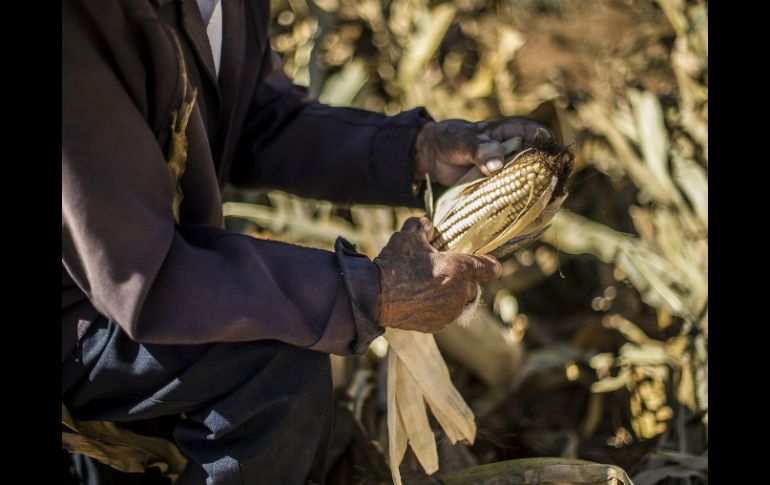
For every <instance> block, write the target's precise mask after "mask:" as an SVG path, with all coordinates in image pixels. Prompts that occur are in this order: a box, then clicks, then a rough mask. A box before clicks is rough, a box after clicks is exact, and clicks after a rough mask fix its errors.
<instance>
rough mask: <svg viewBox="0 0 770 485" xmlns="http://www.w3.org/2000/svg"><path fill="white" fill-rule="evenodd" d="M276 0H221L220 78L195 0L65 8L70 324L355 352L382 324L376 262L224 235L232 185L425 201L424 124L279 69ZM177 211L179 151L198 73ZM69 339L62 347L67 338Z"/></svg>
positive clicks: (66, 306) (167, 337)
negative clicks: (317, 94)
mask: <svg viewBox="0 0 770 485" xmlns="http://www.w3.org/2000/svg"><path fill="white" fill-rule="evenodd" d="M269 19H270V16H269V2H268V1H267V0H259V1H258V0H223V22H224V26H223V47H222V49H223V50H222V63H221V69H220V75H219V82H218V83H217V81H216V79H217V78H216V77H215V71H214V62H213V58H212V55H211V51H210V48H209V46H208V38H207V36H206V31H205V28H204V26H203V22H202V20H201V17H200V13H199V11H198V8H197V5H196V3H195V0H176V1H175V0H165V1H164V0H112V1H107V0H93V1H86V0H82V1H74V0H73V1H67V0H65V1H64V2H63V4H62V322H63V325H64V327H63V340H65V341H66V340H68V339H69V340H71V339H72V338H74V337H73V336H74V335H75V334H76V332H80V333H81V334H82V332H83V331H84V330H85V328H87V326H88V325H89V323H90V322H92V321H94V319H96V318H109V319H112V320H114V321H115V322H116V323H118V324H119V325H120V326H121V328H122V329H123V330H125V331H126V332H127V333H128V335H130V336H131V337H132V338H134V339H136V340H138V341H142V342H147V343H162V344H192V343H206V342H224V341H247V340H258V339H275V340H280V341H283V342H287V343H289V344H292V345H296V346H299V347H306V348H310V349H315V350H320V351H324V352H331V353H337V354H350V353H358V352H361V351H363V350H364V349H365V348H366V346H367V345H368V344H369V343H370V342H371V340H372V339H373V338H374V337H376V336H377V335H379V334H380V333H382V330H381V328H380V327H379V326H378V325H377V323H376V321H375V317H376V311H377V295H378V292H379V286H378V278H377V269H376V267H375V266H374V264H373V263H372V262H371V261H370V260H369V259H368V258H366V257H365V256H362V255H360V254H358V253H357V252H356V251H355V250H354V249H353V248H352V247H351V246H349V245H347V244H345V243H344V242H343V241H341V240H338V241H337V244H336V253H333V252H327V251H321V250H316V249H308V248H302V247H298V246H294V245H290V244H284V243H279V242H272V241H265V240H259V239H255V238H251V237H248V236H244V235H239V234H234V233H231V232H227V231H226V230H224V228H223V227H224V226H223V216H222V200H221V193H222V189H223V187H224V186H225V184H227V183H230V184H233V185H234V186H239V187H251V188H257V187H263V186H269V187H275V188H280V189H283V190H287V191H291V192H294V193H297V194H300V195H303V196H308V197H315V198H324V199H328V200H332V201H339V202H348V203H350V202H363V203H367V202H370V203H390V204H410V205H414V204H415V199H414V198H413V197H412V196H411V185H412V174H413V171H414V158H413V153H412V151H413V145H414V141H415V138H416V136H417V133H418V131H419V129H420V128H421V127H422V125H423V124H424V123H425V122H426V121H427V120H428V118H427V115H426V114H425V112H424V110H421V109H417V110H412V111H408V112H404V113H401V114H399V115H397V116H392V117H388V116H384V115H381V114H376V113H371V112H366V111H361V110H356V109H349V108H330V107H328V106H324V105H321V104H319V103H317V102H314V101H312V100H310V99H308V98H307V96H306V94H305V91H304V90H303V89H301V88H298V87H296V86H293V85H292V84H291V83H290V82H289V81H288V80H287V79H286V77H285V76H284V75H283V73H282V70H281V68H280V65H279V64H278V63H277V62H276V61H275V59H276V57H275V55H274V54H273V53H272V52H271V50H270V46H269V39H268V35H267V31H268V22H269ZM174 32H175V33H176V37H178V39H179V41H180V44H181V48H182V51H183V53H184V55H183V58H184V60H185V63H186V71H187V72H188V75H189V79H190V84H191V85H192V86H189V87H196V88H197V89H198V96H197V101H196V105H195V108H194V110H193V112H192V116H191V118H190V121H189V125H188V127H187V131H186V134H187V137H188V139H189V150H188V158H187V164H186V168H185V171H184V174H183V176H182V178H181V184H180V185H181V190H182V193H183V195H184V199H183V201H182V203H181V208H180V220H179V223H178V224H175V221H174V218H173V214H172V199H173V195H174V191H175V189H174V186H173V184H172V181H171V177H170V175H169V170H168V167H167V160H166V150H167V146H168V143H169V136H170V127H171V123H172V114H173V112H174V111H175V110H176V109H177V108H178V107H179V106H180V104H181V101H182V93H183V91H184V86H183V84H182V79H183V77H182V74H181V73H182V67H181V64H182V63H181V62H180V60H179V59H178V56H177V52H178V51H177V49H176V47H175V46H176V44H175V41H174V34H173V33H174ZM64 346H65V344H64V342H63V351H64Z"/></svg>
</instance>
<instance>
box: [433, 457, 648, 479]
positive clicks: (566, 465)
mask: <svg viewBox="0 0 770 485" xmlns="http://www.w3.org/2000/svg"><path fill="white" fill-rule="evenodd" d="M439 477H440V480H441V483H442V484H444V485H466V484H470V483H473V484H477V485H492V484H502V483H505V484H507V485H551V484H568V483H569V484H576V485H577V484H580V485H633V482H632V481H631V479H630V478H628V475H626V472H624V471H623V470H622V469H621V468H619V467H616V466H612V465H602V464H598V463H592V462H590V461H585V460H575V459H568V458H523V459H519V460H510V461H503V462H499V463H491V464H489V465H482V466H477V467H473V468H468V469H465V470H461V471H458V472H453V473H447V474H443V475H440V476H439Z"/></svg>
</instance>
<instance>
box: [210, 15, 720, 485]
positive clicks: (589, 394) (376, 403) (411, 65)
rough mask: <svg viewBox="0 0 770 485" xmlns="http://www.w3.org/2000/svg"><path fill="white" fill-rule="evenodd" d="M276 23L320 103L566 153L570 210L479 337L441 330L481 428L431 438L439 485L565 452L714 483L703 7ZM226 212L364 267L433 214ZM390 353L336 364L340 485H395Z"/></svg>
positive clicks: (500, 284)
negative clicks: (491, 132) (528, 124)
mask: <svg viewBox="0 0 770 485" xmlns="http://www.w3.org/2000/svg"><path fill="white" fill-rule="evenodd" d="M272 15H273V22H272V32H271V38H272V45H273V48H274V49H275V50H276V51H277V52H278V53H279V54H280V56H281V57H282V59H283V61H284V68H285V70H286V73H287V74H288V75H289V76H290V77H291V78H292V79H293V80H294V81H295V83H297V84H302V85H305V86H307V87H308V88H309V91H310V93H311V94H312V95H314V96H316V97H317V98H319V99H320V100H321V101H323V102H325V103H327V104H331V105H336V106H353V107H358V108H363V109H368V110H372V111H378V112H383V113H386V114H394V113H398V112H399V111H402V110H406V109H411V108H413V107H417V106H424V107H425V108H427V110H428V111H429V113H430V114H431V115H432V116H433V117H434V118H435V119H436V120H442V119H449V118H462V119H467V120H471V121H479V120H486V119H495V118H500V117H505V116H515V115H516V116H529V117H530V118H532V119H535V120H537V121H540V122H541V123H543V124H545V125H547V126H548V127H549V128H550V129H551V130H552V131H554V132H555V133H556V134H557V135H558V136H559V137H560V138H561V139H562V140H563V142H564V143H565V144H574V147H575V152H576V160H575V170H574V176H573V178H572V180H571V182H570V184H569V186H568V189H569V192H570V196H569V197H568V198H567V201H566V203H565V204H564V209H563V210H562V211H561V213H560V214H559V215H557V216H556V218H555V219H554V220H553V221H552V222H551V226H550V228H549V229H548V230H547V231H546V233H545V234H544V236H543V237H542V238H541V240H540V241H539V242H537V243H534V244H533V245H531V246H528V247H527V248H525V249H522V250H519V251H518V252H516V253H515V254H514V255H512V256H510V257H508V258H506V259H504V260H503V261H502V262H503V276H502V278H501V279H500V280H498V281H495V282H492V283H488V284H485V285H484V287H483V302H484V304H483V305H482V307H481V309H480V311H479V313H478V315H477V318H476V321H474V322H473V323H472V324H471V325H470V326H468V327H461V326H459V325H455V324H452V325H450V326H449V327H447V328H446V329H445V330H443V331H441V332H439V333H438V334H436V340H437V342H438V345H439V348H440V350H441V352H442V353H443V355H444V357H445V359H446V360H447V363H448V364H449V367H450V370H451V373H452V379H453V381H454V383H455V385H456V386H457V388H458V389H459V390H460V392H461V393H462V395H463V397H464V398H465V400H466V401H467V402H468V404H469V405H470V406H471V408H472V409H473V411H474V413H475V415H476V420H477V424H478V438H477V439H476V442H475V444H474V445H473V446H466V445H461V444H458V445H450V444H449V441H448V440H446V439H442V437H441V436H440V429H439V428H436V433H437V439H438V440H439V459H440V465H441V466H440V472H441V473H448V475H447V478H446V480H444V482H445V483H453V482H452V480H451V475H452V472H456V471H459V470H462V469H465V468H468V467H470V466H476V465H483V464H492V463H497V462H501V461H504V460H512V459H531V460H532V461H531V463H532V464H533V466H535V465H536V464H537V463H540V462H538V460H541V459H542V458H543V457H558V458H559V459H560V460H561V463H565V464H566V463H573V462H574V460H576V459H579V460H589V461H592V462H596V463H601V464H606V465H614V466H617V467H620V468H622V469H623V470H625V471H626V472H627V473H628V476H630V477H631V478H632V479H633V482H634V483H635V484H636V485H651V484H656V483H668V484H680V483H681V484H690V485H693V484H701V483H707V482H708V263H707V261H708V133H707V126H708V70H707V64H708V30H707V20H708V6H707V3H706V2H703V1H686V0H658V1H651V0H607V1H579V0H562V1H557V0H508V1H492V0H454V1H442V2H438V1H424V0H273V2H272ZM227 197H228V198H227V200H228V201H227V202H226V203H225V214H226V216H227V223H228V226H229V227H230V228H232V229H236V230H239V231H241V232H245V233H248V234H252V235H254V236H256V237H262V238H270V239H277V240H283V241H291V242H294V243H298V244H302V245H307V246H314V247H321V248H326V249H331V248H332V245H333V242H334V239H335V238H336V237H337V236H343V237H345V238H346V239H348V240H350V241H351V242H353V243H355V244H357V246H358V248H359V250H361V251H362V252H365V253H366V254H367V255H369V256H370V257H372V258H373V257H375V256H376V255H377V254H378V252H379V251H380V249H381V248H382V247H383V246H384V245H385V243H386V242H387V240H388V238H389V237H390V235H391V234H392V233H393V232H394V231H396V230H398V228H400V226H401V224H402V222H403V221H404V220H405V219H406V218H407V217H410V216H413V215H420V214H422V212H421V211H417V210H415V209H409V208H392V207H377V206H352V207H342V206H337V205H334V204H331V203H329V202H326V201H316V200H307V199H301V198H299V197H296V196H292V195H289V194H285V193H282V192H277V191H264V192H259V193H246V192H236V191H232V190H231V191H229V193H228V194H227ZM386 352H387V344H386V343H385V342H384V341H383V340H377V341H375V342H374V344H373V345H372V346H371V348H370V350H369V351H368V352H367V353H366V354H365V355H363V356H357V357H352V358H341V357H334V358H333V369H334V379H335V387H336V399H337V420H338V426H337V429H336V430H335V439H334V440H333V441H334V443H335V445H334V446H333V448H332V450H331V453H332V457H331V458H332V462H331V463H335V465H334V467H333V469H332V472H331V477H330V480H332V479H333V481H332V482H331V483H339V484H353V483H390V474H389V471H388V467H387V464H386V454H385V453H383V450H387V431H386V429H385V422H386V420H385V416H384V412H385V384H384V383H385V379H386V377H385V367H386V365H385V362H386V360H385V359H384V356H385V355H386ZM337 434H339V436H337ZM521 463H526V462H521ZM401 468H402V475H403V476H404V479H405V483H407V478H409V477H411V478H412V480H413V483H432V482H430V481H426V480H430V479H428V478H427V477H425V476H424V474H422V473H421V469H420V466H419V464H418V463H417V461H416V460H415V459H414V457H411V459H410V457H409V456H407V459H406V460H405V461H404V463H403V465H402V467H401ZM457 483H461V482H457ZM517 483H518V482H517ZM522 483H525V482H522ZM581 483H582V482H581ZM592 483H594V482H592ZM595 483H610V482H604V481H596V482H595Z"/></svg>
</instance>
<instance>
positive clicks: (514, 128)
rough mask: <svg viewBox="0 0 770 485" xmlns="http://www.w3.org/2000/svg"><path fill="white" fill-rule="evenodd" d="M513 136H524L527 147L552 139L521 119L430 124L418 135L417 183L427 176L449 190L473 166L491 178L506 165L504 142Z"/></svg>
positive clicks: (542, 128) (524, 143)
mask: <svg viewBox="0 0 770 485" xmlns="http://www.w3.org/2000/svg"><path fill="white" fill-rule="evenodd" d="M513 137H521V142H522V146H524V147H526V146H527V145H530V144H532V143H533V142H535V141H537V140H538V139H539V140H542V141H548V140H553V134H551V132H550V131H548V129H547V128H545V127H544V126H543V125H540V124H538V123H535V122H532V121H526V120H522V119H518V118H506V119H502V120H494V121H482V122H480V123H471V122H469V121H463V120H447V121H442V122H439V123H436V122H429V123H427V124H426V125H425V126H424V127H423V128H422V130H421V131H420V133H419V134H418V135H417V142H416V146H415V151H416V156H417V166H416V167H415V175H414V176H415V180H425V174H426V173H427V174H429V175H430V179H431V181H433V182H438V183H440V184H441V185H443V186H445V187H449V186H451V185H453V184H454V183H455V182H457V181H458V180H459V179H460V178H461V177H462V176H463V175H464V174H465V173H466V172H467V171H468V169H469V168H470V167H471V166H473V165H475V166H477V167H478V168H479V169H480V170H481V172H482V173H483V174H484V175H491V174H493V173H494V172H496V171H498V170H500V168H502V166H503V162H504V160H505V151H506V150H505V148H504V147H503V145H502V142H504V141H506V140H509V139H511V138H513Z"/></svg>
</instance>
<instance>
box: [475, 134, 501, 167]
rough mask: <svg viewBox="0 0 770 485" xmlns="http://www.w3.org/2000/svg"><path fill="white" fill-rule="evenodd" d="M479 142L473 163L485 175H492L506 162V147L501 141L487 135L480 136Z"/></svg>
mask: <svg viewBox="0 0 770 485" xmlns="http://www.w3.org/2000/svg"><path fill="white" fill-rule="evenodd" d="M478 140H479V143H478V145H476V150H475V152H474V154H473V163H474V164H475V165H476V166H477V167H478V168H479V170H481V173H483V174H484V175H487V176H489V175H492V174H494V173H495V172H497V171H498V170H500V169H501V168H503V165H504V163H505V147H504V146H503V144H502V143H500V142H499V141H496V140H493V139H491V138H489V137H488V136H487V135H480V136H479V137H478Z"/></svg>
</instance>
